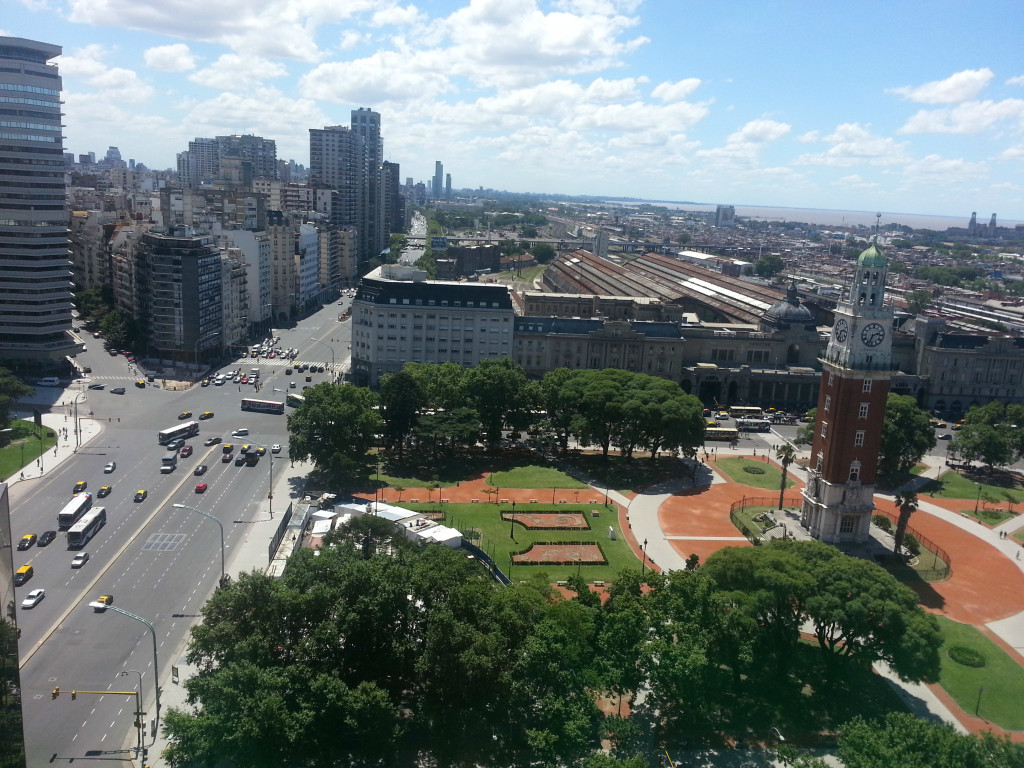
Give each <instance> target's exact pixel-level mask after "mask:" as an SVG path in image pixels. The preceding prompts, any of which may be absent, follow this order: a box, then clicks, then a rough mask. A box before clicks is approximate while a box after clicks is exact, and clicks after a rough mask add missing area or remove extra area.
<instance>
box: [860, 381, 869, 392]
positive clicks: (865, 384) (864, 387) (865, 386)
mask: <svg viewBox="0 0 1024 768" xmlns="http://www.w3.org/2000/svg"><path fill="white" fill-rule="evenodd" d="M860 391H861V392H870V391H871V379H864V382H863V383H862V384H861V387H860Z"/></svg>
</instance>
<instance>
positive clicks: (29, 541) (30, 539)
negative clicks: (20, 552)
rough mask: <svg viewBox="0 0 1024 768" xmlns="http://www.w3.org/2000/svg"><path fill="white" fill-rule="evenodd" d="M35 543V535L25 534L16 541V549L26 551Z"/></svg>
mask: <svg viewBox="0 0 1024 768" xmlns="http://www.w3.org/2000/svg"><path fill="white" fill-rule="evenodd" d="M35 543H36V535H35V534H34V533H26V534H25V535H24V536H22V537H21V539H20V540H19V541H18V549H28V548H29V547H31V546H32V545H33V544H35Z"/></svg>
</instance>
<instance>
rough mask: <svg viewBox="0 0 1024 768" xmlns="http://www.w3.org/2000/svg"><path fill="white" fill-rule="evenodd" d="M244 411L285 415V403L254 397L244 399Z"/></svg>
mask: <svg viewBox="0 0 1024 768" xmlns="http://www.w3.org/2000/svg"><path fill="white" fill-rule="evenodd" d="M242 410H243V411H256V412H257V413H284V403H282V402H280V401H279V400H257V399H256V398H254V397H243V398H242Z"/></svg>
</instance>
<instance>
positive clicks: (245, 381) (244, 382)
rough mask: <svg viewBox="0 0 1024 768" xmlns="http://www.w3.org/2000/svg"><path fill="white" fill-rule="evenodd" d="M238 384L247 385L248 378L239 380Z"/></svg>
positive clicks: (244, 377)
mask: <svg viewBox="0 0 1024 768" xmlns="http://www.w3.org/2000/svg"><path fill="white" fill-rule="evenodd" d="M239 383H240V384H248V383H249V377H248V376H243V377H242V378H241V380H240V381H239Z"/></svg>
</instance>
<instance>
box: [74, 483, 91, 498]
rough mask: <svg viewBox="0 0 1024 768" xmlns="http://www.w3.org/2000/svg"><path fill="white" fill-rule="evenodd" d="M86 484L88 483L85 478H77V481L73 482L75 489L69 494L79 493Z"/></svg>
mask: <svg viewBox="0 0 1024 768" xmlns="http://www.w3.org/2000/svg"><path fill="white" fill-rule="evenodd" d="M88 485H89V483H88V482H86V481H85V480H79V481H78V482H77V483H75V490H73V491H72V492H71V494H72V495H74V494H76V493H81V492H82V491H84V490H85V489H86V487H87V486H88Z"/></svg>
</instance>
